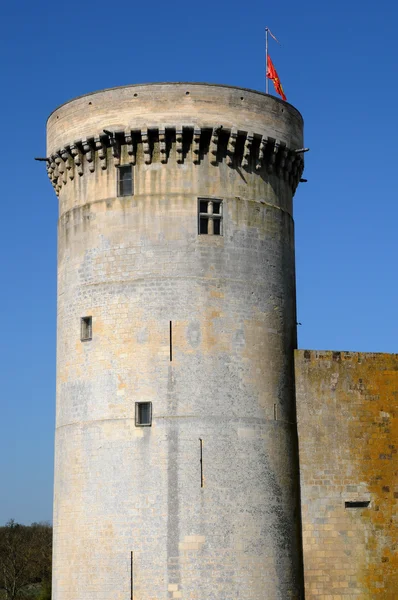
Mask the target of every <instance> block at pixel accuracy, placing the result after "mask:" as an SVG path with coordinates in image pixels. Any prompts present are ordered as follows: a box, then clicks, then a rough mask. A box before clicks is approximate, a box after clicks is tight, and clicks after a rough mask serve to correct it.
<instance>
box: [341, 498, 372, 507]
mask: <svg viewBox="0 0 398 600" xmlns="http://www.w3.org/2000/svg"><path fill="white" fill-rule="evenodd" d="M369 504H370V500H354V501H352V502H344V506H345V508H367V507H368V506H369Z"/></svg>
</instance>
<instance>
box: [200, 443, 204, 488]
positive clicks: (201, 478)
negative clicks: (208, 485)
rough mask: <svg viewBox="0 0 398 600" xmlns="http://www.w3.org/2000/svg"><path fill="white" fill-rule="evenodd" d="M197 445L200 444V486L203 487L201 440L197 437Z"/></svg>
mask: <svg viewBox="0 0 398 600" xmlns="http://www.w3.org/2000/svg"><path fill="white" fill-rule="evenodd" d="M199 446H200V487H201V488H202V487H204V478H203V440H202V438H199Z"/></svg>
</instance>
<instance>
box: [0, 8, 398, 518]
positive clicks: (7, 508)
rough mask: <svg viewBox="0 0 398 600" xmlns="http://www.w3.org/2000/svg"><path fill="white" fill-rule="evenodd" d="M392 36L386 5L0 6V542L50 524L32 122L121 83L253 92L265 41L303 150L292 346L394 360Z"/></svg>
mask: <svg viewBox="0 0 398 600" xmlns="http://www.w3.org/2000/svg"><path fill="white" fill-rule="evenodd" d="M110 11H111V14H110ZM397 18H398V6H397V5H396V4H395V3H393V2H391V0H379V2H377V3H376V2H370V1H367V0H350V1H349V2H347V1H345V2H343V1H342V0H334V1H333V2H325V1H324V2H319V1H317V2H316V1H315V0H308V1H304V2H296V1H293V0H285V1H284V2H278V1H276V0H275V1H274V2H267V1H266V0H262V1H261V2H260V1H257V0H256V1H248V2H237V1H236V0H228V1H226V0H219V1H215V0H202V1H201V2H192V3H189V2H187V1H186V0H184V2H183V1H182V0H174V1H171V2H160V1H159V0H152V1H151V2H149V3H147V4H144V3H142V2H137V1H136V2H127V3H123V4H119V5H118V4H112V3H109V2H105V1H104V0H96V2H81V3H72V4H70V3H62V2H61V3H59V2H58V3H56V2H48V1H43V0H37V1H36V2H31V1H27V0H21V1H19V2H18V3H11V2H8V3H3V4H2V6H1V8H0V19H1V24H2V34H1V36H0V50H1V51H0V57H1V58H0V65H1V70H0V73H1V83H2V86H1V89H2V93H1V95H0V109H1V110H0V114H1V116H2V123H1V133H2V144H1V154H2V157H1V178H0V186H1V198H2V202H1V213H2V214H1V216H2V219H1V222H2V224H3V225H2V228H3V231H2V235H1V236H0V261H1V266H0V270H1V282H2V293H1V295H0V311H1V315H2V343H1V345H0V358H1V363H0V364H1V368H2V372H3V376H2V378H1V381H2V385H1V396H0V398H1V412H0V415H1V418H0V481H1V495H0V524H1V523H4V522H5V521H6V520H8V519H9V518H15V519H16V520H18V521H20V522H24V523H30V522H31V521H38V520H51V518H52V470H53V430H54V407H55V319H56V223H57V200H56V197H55V195H54V193H53V189H52V187H51V186H50V183H49V182H48V179H47V176H46V174H45V167H44V164H43V163H37V162H35V161H34V160H33V157H35V156H45V125H46V119H47V116H48V114H49V113H50V112H51V111H52V110H53V109H54V108H55V107H56V106H57V105H59V104H61V103H63V102H65V101H66V100H68V99H70V98H72V97H74V96H77V95H80V94H84V93H87V92H90V91H94V90H97V89H101V88H105V87H112V86H117V85H124V84H129V83H143V82H151V81H207V82H214V83H225V84H230V85H237V86H242V87H248V88H254V89H258V90H264V28H265V26H266V25H268V26H269V27H270V28H271V30H272V31H273V33H274V34H275V35H276V36H277V37H278V38H279V39H280V41H281V42H282V46H278V45H276V44H275V42H272V41H271V43H270V54H271V57H272V59H273V62H274V64H275V67H276V69H277V70H278V73H279V76H280V78H281V80H282V84H283V86H284V89H285V92H286V95H287V98H288V101H289V102H291V103H292V104H294V105H295V106H296V107H297V108H298V109H299V110H300V111H301V113H302V114H303V116H304V119H305V140H306V145H307V146H309V147H310V148H311V151H310V152H309V153H307V154H306V156H305V158H306V171H305V177H306V178H307V179H308V183H306V184H302V185H301V187H300V189H299V191H298V192H297V194H296V197H295V221H296V254H297V292H298V298H297V301H298V320H299V321H300V322H301V323H302V325H301V326H300V327H299V345H300V347H302V348H313V349H336V350H361V351H377V352H397V348H398V344H397V340H398V325H397V308H396V306H397V286H398V284H397V278H396V262H397V249H398V248H397V247H398V241H397V236H396V229H397V225H396V224H397V221H398V203H397V191H396V186H397V176H396V173H397V167H396V162H397V146H396V138H397V126H398V119H397V111H396V108H395V107H396V106H397V105H398V102H397V100H398V83H397V58H398V56H397V45H396V41H395V40H396V22H397ZM271 89H272V88H271Z"/></svg>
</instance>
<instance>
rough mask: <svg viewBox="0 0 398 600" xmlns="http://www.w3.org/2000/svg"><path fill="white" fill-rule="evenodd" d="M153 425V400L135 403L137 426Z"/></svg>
mask: <svg viewBox="0 0 398 600" xmlns="http://www.w3.org/2000/svg"><path fill="white" fill-rule="evenodd" d="M151 425H152V402H136V403H135V426H136V427H150V426H151Z"/></svg>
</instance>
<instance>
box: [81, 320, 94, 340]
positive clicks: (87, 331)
mask: <svg viewBox="0 0 398 600" xmlns="http://www.w3.org/2000/svg"><path fill="white" fill-rule="evenodd" d="M92 337H93V318H92V317H82V318H81V321H80V339H81V341H82V342H87V341H89V340H91V339H92Z"/></svg>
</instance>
